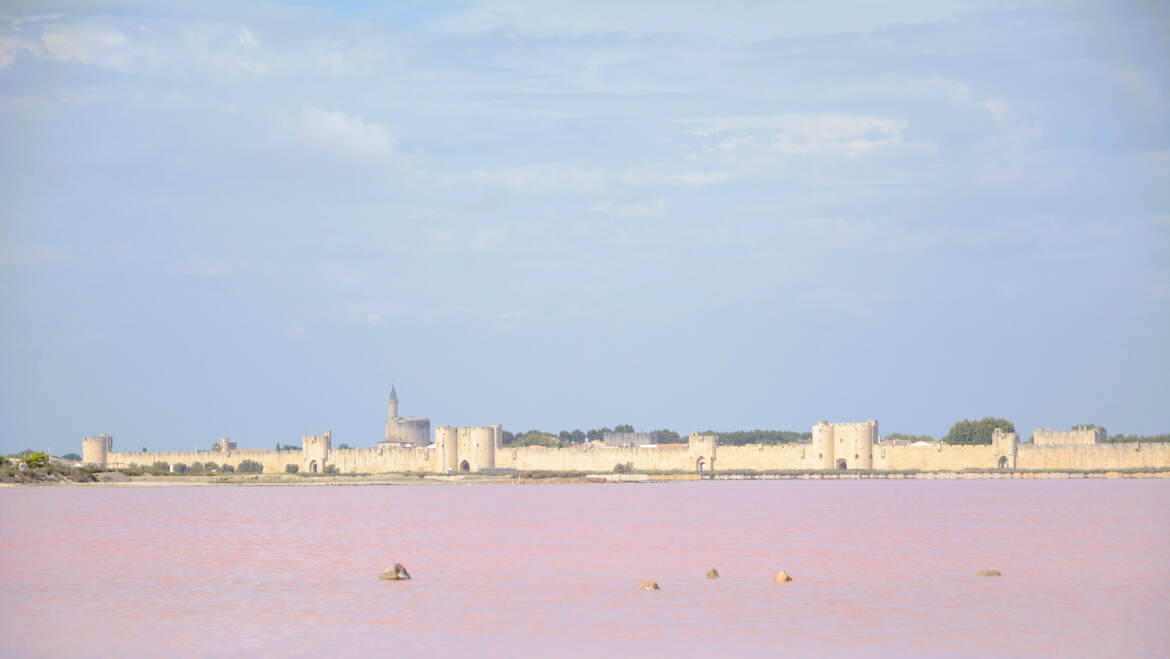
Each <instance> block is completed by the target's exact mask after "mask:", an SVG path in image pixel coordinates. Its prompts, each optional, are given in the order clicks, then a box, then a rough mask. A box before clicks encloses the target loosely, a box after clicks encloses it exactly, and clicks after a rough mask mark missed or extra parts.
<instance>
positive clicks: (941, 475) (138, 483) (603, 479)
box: [0, 469, 1170, 487]
mask: <svg viewBox="0 0 1170 659" xmlns="http://www.w3.org/2000/svg"><path fill="white" fill-rule="evenodd" d="M97 477H98V479H99V480H98V481H96V482H92V483H73V482H68V481H39V482H32V483H3V484H0V487H207V486H279V487H288V486H309V487H316V486H327V485H328V486H345V485H350V486H352V485H444V484H447V485H450V484H456V485H473V484H483V483H494V484H501V483H504V484H514V485H540V484H563V483H654V482H666V481H693V480H906V479H913V480H937V479H942V480H969V479H1082V478H1106V479H1112V478H1170V469H1162V470H1150V471H1067V470H1052V471H960V472H956V471H928V472H771V473H723V474H721V473H715V474H702V475H700V474H582V475H555V476H551V475H544V474H539V473H536V474H499V473H494V474H421V475H405V474H351V475H344V474H329V475H321V476H300V475H296V474H223V475H216V476H179V475H165V476H159V475H142V476H126V475H125V474H121V473H118V472H108V473H103V474H97Z"/></svg>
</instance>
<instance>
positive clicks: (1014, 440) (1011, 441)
mask: <svg viewBox="0 0 1170 659" xmlns="http://www.w3.org/2000/svg"><path fill="white" fill-rule="evenodd" d="M1019 446H1020V435H1019V433H1014V432H1005V431H1003V430H1000V429H999V428H996V429H994V430H992V431H991V448H992V450H993V451H995V467H996V468H998V469H1015V468H1016V454H1017V452H1018V450H1019Z"/></svg>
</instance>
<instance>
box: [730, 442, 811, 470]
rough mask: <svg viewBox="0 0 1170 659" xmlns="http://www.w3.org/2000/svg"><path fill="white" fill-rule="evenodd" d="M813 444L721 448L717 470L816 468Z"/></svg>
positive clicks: (748, 445) (753, 445)
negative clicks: (811, 452)
mask: <svg viewBox="0 0 1170 659" xmlns="http://www.w3.org/2000/svg"><path fill="white" fill-rule="evenodd" d="M811 449H812V444H744V445H742V446H720V447H718V448H717V449H716V452H715V456H716V457H715V471H777V470H797V469H816V464H815V461H814V460H812V459H810V458H811V456H810V451H811Z"/></svg>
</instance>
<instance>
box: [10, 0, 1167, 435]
mask: <svg viewBox="0 0 1170 659" xmlns="http://www.w3.org/2000/svg"><path fill="white" fill-rule="evenodd" d="M813 4H815V5H816V6H815V7H810V6H809V5H813ZM1166 62H1170V11H1168V10H1167V9H1166V7H1165V5H1163V4H1161V3H1153V2H1150V3H1139V2H1133V3H1113V2H1108V3H1107V2H1100V3H1095V2H1053V3H1043V2H1038V3H1022V4H1021V3H1011V2H988V3H979V2H962V3H957V2H922V3H913V2H911V3H898V6H897V8H896V9H890V8H888V7H882V6H881V4H879V3H873V2H860V1H858V2H837V3H795V2H793V3H742V2H721V3H697V2H695V3H692V2H688V3H666V2H647V3H641V4H636V3H617V2H615V3H563V2H532V3H525V2H490V3H450V4H442V3H417V4H412V3H402V4H392V5H385V6H381V7H373V6H371V5H369V4H367V3H337V4H330V3H305V2H299V3H289V4H280V3H271V4H259V3H249V4H247V6H244V7H241V6H238V3H227V2H224V3H203V2H188V3H169V4H166V5H161V6H160V5H157V4H156V3H132V2H131V3H127V2H117V3H106V4H103V3H100V2H57V3H54V2H41V1H38V2H20V1H17V2H7V3H5V5H4V7H3V8H2V9H0V303H2V305H3V307H2V308H3V314H2V316H0V318H2V320H0V341H2V345H3V347H4V350H3V355H4V357H3V372H4V377H3V378H2V379H0V450H3V451H5V452H8V451H15V450H19V449H22V448H25V447H35V448H49V449H51V450H53V451H55V452H57V453H63V452H66V451H70V450H79V447H80V438H81V436H82V435H85V434H96V433H102V432H108V433H111V434H112V435H114V438H115V447H116V448H121V449H128V450H133V449H137V448H140V447H141V446H144V445H145V446H149V447H151V448H157V449H163V448H192V447H205V446H208V445H210V444H211V443H212V442H213V441H215V440H216V439H217V438H219V437H221V436H225V435H226V436H231V437H232V438H233V439H234V440H236V441H238V442H239V443H240V444H241V446H255V447H266V446H270V445H273V444H275V443H276V442H286V443H294V442H296V441H297V440H299V438H300V436H301V435H303V434H310V433H318V432H320V431H322V430H324V429H326V428H330V429H332V430H333V431H334V437H335V442H337V443H340V442H346V443H349V444H352V445H370V444H373V443H374V442H376V441H377V440H378V439H379V438H380V436H381V432H382V424H383V420H384V415H385V399H386V397H387V395H388V393H389V390H390V385H391V383H394V384H396V385H397V386H398V391H399V394H400V398H401V400H402V412H403V413H404V414H412V415H425V416H429V417H430V418H431V420H432V423H433V424H435V425H438V424H450V425H481V424H491V423H502V424H504V426H505V427H506V428H508V429H511V430H515V431H521V430H526V429H529V428H534V427H538V428H542V429H546V430H554V431H555V430H559V429H562V428H590V427H600V426H603V425H610V426H611V425H614V424H617V423H631V424H634V425H635V426H637V427H638V428H640V429H653V428H661V427H668V428H672V429H674V430H677V431H679V432H688V431H690V430H695V429H716V430H720V429H745V428H758V427H762V428H779V429H793V430H807V429H808V428H809V427H810V426H811V425H812V424H813V423H815V422H816V421H817V420H819V419H828V420H839V421H845V420H861V419H867V418H877V419H878V420H879V422H880V424H881V430H882V432H883V433H888V432H910V433H928V434H932V435H935V436H941V435H942V434H944V433H945V432H946V430H947V429H948V428H949V427H950V425H951V424H952V423H953V422H954V421H956V420H958V419H962V418H979V417H983V416H988V415H992V416H1003V417H1007V418H1009V419H1011V420H1012V421H1014V422H1015V424H1016V426H1017V428H1018V429H1020V430H1021V431H1022V434H1023V435H1024V436H1025V437H1027V436H1029V435H1030V433H1031V430H1032V429H1034V428H1036V427H1040V426H1052V427H1058V428H1061V427H1069V426H1071V425H1072V424H1076V423H1084V422H1095V423H1098V424H1101V425H1105V426H1107V427H1108V428H1109V430H1110V432H1126V433H1143V434H1144V433H1156V432H1167V431H1170V380H1168V379H1167V373H1170V340H1168V339H1167V337H1170V120H1167V117H1170V67H1167V66H1166Z"/></svg>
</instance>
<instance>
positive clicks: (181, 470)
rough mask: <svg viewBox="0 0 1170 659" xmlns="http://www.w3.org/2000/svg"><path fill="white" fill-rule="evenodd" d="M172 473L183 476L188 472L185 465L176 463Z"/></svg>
mask: <svg viewBox="0 0 1170 659" xmlns="http://www.w3.org/2000/svg"><path fill="white" fill-rule="evenodd" d="M174 471H175V473H176V474H185V473H187V471H188V470H187V465H185V464H183V463H182V462H176V463H175V466H174Z"/></svg>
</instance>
